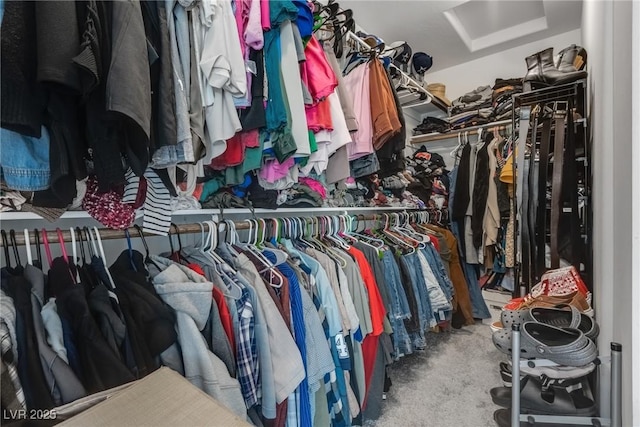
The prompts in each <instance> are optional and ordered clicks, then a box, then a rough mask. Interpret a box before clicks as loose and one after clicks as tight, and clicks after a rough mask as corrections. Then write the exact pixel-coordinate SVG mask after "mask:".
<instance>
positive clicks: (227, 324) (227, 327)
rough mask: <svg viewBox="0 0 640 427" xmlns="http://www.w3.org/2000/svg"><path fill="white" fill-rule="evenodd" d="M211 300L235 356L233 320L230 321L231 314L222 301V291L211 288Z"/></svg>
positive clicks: (225, 302) (225, 303)
mask: <svg viewBox="0 0 640 427" xmlns="http://www.w3.org/2000/svg"><path fill="white" fill-rule="evenodd" d="M212 293H213V299H214V300H215V302H216V305H217V306H218V311H219V312H220V321H221V322H222V328H223V329H224V333H225V334H226V335H227V338H229V344H231V348H232V349H233V354H234V355H235V354H236V338H235V336H234V335H233V320H232V319H231V313H229V307H228V306H227V301H226V300H225V299H224V295H223V294H222V291H221V290H220V289H218V288H216V287H214V288H213V291H212Z"/></svg>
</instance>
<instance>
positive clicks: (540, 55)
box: [523, 45, 587, 92]
mask: <svg viewBox="0 0 640 427" xmlns="http://www.w3.org/2000/svg"><path fill="white" fill-rule="evenodd" d="M583 51H584V49H582V48H580V47H578V46H576V45H572V46H570V47H569V48H567V49H564V50H563V52H562V55H561V57H560V60H559V61H558V64H557V65H556V63H555V62H554V58H553V48H552V47H550V48H548V49H545V50H543V51H540V52H537V53H534V54H533V55H530V56H528V57H526V58H525V61H526V63H527V74H526V76H525V77H524V79H523V85H524V91H525V92H529V91H531V90H532V89H533V88H539V87H546V86H555V85H561V84H565V83H571V82H573V81H576V80H579V79H583V78H585V77H587V72H586V71H584V70H579V69H576V67H575V65H574V63H575V62H576V57H578V56H579V54H580V52H583ZM581 58H582V57H581ZM584 58H586V52H585V53H584Z"/></svg>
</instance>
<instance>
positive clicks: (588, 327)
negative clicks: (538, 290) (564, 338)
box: [492, 304, 600, 340]
mask: <svg viewBox="0 0 640 427" xmlns="http://www.w3.org/2000/svg"><path fill="white" fill-rule="evenodd" d="M525 322H538V323H545V324H547V325H552V326H555V327H558V328H574V329H578V330H580V331H581V332H582V333H583V334H585V335H586V336H587V338H591V339H592V340H595V339H596V338H597V337H598V334H599V332H600V329H599V328H598V324H597V323H596V322H595V320H593V319H592V318H591V317H589V316H587V315H585V314H582V313H580V311H579V310H578V309H577V308H575V307H574V306H572V305H568V304H559V305H557V306H556V307H534V308H530V309H525V310H503V311H502V313H500V323H502V325H503V327H504V328H506V329H511V325H513V324H516V323H519V324H521V325H522V324H523V323H525ZM492 326H493V325H492Z"/></svg>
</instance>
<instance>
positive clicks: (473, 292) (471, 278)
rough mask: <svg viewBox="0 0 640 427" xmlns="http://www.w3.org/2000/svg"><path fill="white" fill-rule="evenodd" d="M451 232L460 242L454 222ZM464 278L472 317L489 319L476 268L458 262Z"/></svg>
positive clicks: (489, 315)
mask: <svg viewBox="0 0 640 427" xmlns="http://www.w3.org/2000/svg"><path fill="white" fill-rule="evenodd" d="M451 232H452V233H453V234H454V235H455V236H456V239H458V241H460V237H459V236H460V231H459V229H458V224H457V223H456V222H455V221H452V222H451ZM460 264H461V265H462V270H463V272H464V277H465V279H466V280H467V287H468V288H469V299H471V307H472V309H473V317H474V318H476V319H489V318H491V314H490V313H489V308H488V307H487V304H486V303H485V302H484V298H482V291H481V290H480V286H479V285H478V272H477V271H476V268H475V267H474V266H473V265H471V264H468V263H466V262H464V261H462V260H461V261H460Z"/></svg>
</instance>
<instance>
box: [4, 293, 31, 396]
mask: <svg viewBox="0 0 640 427" xmlns="http://www.w3.org/2000/svg"><path fill="white" fill-rule="evenodd" d="M15 322H16V310H15V308H14V306H13V299H11V297H9V296H7V295H6V294H5V293H4V292H1V291H0V353H1V356H2V371H1V372H0V384H1V385H2V407H3V408H5V407H6V409H26V407H27V405H26V403H25V399H24V392H23V391H22V385H21V384H20V378H18V369H17V368H16V365H17V363H18V360H17V355H18V353H17V351H16V347H15V344H16V343H14V342H13V340H12V339H11V333H10V329H9V325H15Z"/></svg>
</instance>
